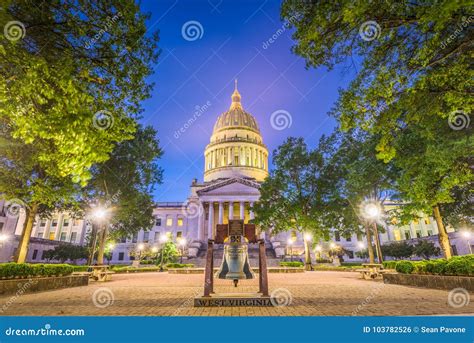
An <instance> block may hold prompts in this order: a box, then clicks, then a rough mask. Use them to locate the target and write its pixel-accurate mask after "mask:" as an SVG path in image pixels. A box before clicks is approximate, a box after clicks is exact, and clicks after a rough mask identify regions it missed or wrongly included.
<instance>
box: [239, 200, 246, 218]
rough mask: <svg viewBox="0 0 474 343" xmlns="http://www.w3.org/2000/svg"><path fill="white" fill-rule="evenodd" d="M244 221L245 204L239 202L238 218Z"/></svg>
mask: <svg viewBox="0 0 474 343" xmlns="http://www.w3.org/2000/svg"><path fill="white" fill-rule="evenodd" d="M239 219H245V203H244V202H243V201H241V202H240V218H239Z"/></svg>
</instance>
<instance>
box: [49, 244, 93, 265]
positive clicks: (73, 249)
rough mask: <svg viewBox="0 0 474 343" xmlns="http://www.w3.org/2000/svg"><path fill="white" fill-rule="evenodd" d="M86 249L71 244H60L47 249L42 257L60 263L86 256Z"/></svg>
mask: <svg viewBox="0 0 474 343" xmlns="http://www.w3.org/2000/svg"><path fill="white" fill-rule="evenodd" d="M87 255H88V250H87V248H86V247H83V246H80V245H73V244H64V243H63V244H60V245H58V246H56V247H54V249H51V250H47V251H45V253H44V258H45V259H47V260H57V261H61V263H64V262H66V261H67V260H71V261H75V260H80V259H85V258H87Z"/></svg>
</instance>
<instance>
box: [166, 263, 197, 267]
mask: <svg viewBox="0 0 474 343" xmlns="http://www.w3.org/2000/svg"><path fill="white" fill-rule="evenodd" d="M193 267H194V264H192V263H168V264H167V265H166V268H193Z"/></svg>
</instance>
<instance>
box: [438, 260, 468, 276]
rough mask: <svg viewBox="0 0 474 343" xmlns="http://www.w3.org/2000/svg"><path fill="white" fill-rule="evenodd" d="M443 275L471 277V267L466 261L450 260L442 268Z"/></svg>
mask: <svg viewBox="0 0 474 343" xmlns="http://www.w3.org/2000/svg"><path fill="white" fill-rule="evenodd" d="M444 274H446V275H472V274H474V273H473V266H472V263H471V262H470V261H469V260H468V259H455V258H452V259H450V260H449V261H448V263H447V264H446V265H445V267H444Z"/></svg>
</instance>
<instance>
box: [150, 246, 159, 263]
mask: <svg viewBox="0 0 474 343" xmlns="http://www.w3.org/2000/svg"><path fill="white" fill-rule="evenodd" d="M151 252H152V253H153V254H155V261H156V260H157V259H158V248H157V247H153V248H151Z"/></svg>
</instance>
